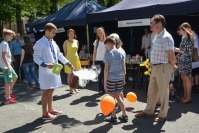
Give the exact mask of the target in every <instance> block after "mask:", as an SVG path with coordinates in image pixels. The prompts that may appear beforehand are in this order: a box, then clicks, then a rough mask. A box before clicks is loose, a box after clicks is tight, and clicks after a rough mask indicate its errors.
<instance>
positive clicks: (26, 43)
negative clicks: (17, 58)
mask: <svg viewBox="0 0 199 133" xmlns="http://www.w3.org/2000/svg"><path fill="white" fill-rule="evenodd" d="M23 39H24V49H25V54H31V55H33V52H34V50H33V43H32V42H31V40H30V38H29V37H28V36H27V35H25V36H24V37H23Z"/></svg>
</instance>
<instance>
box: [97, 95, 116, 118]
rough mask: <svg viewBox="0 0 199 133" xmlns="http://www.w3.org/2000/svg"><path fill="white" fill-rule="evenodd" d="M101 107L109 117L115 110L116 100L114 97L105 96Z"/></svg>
mask: <svg viewBox="0 0 199 133" xmlns="http://www.w3.org/2000/svg"><path fill="white" fill-rule="evenodd" d="M100 107H101V110H102V113H103V114H104V115H108V114H109V113H111V112H112V111H113V109H114V108H115V99H114V98H113V97H112V96H108V95H107V96H104V97H103V98H102V100H101V102H100Z"/></svg>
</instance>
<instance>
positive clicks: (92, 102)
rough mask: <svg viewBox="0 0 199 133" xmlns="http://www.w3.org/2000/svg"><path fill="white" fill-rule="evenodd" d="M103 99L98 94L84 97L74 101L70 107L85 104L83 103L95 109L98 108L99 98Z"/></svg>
mask: <svg viewBox="0 0 199 133" xmlns="http://www.w3.org/2000/svg"><path fill="white" fill-rule="evenodd" d="M99 97H101V96H100V95H99V94H98V93H97V94H94V95H91V96H82V97H81V98H79V99H76V100H74V101H73V102H72V103H70V105H76V104H79V103H83V102H87V103H86V104H85V105H86V106H87V107H94V106H97V105H98V103H99V101H100V100H98V99H97V98H99Z"/></svg>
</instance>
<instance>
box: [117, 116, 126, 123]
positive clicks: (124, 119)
mask: <svg viewBox="0 0 199 133" xmlns="http://www.w3.org/2000/svg"><path fill="white" fill-rule="evenodd" d="M118 119H119V120H121V121H124V122H127V121H128V116H127V115H125V116H123V115H121V116H120V117H118Z"/></svg>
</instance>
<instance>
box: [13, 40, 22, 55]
mask: <svg viewBox="0 0 199 133" xmlns="http://www.w3.org/2000/svg"><path fill="white" fill-rule="evenodd" d="M21 46H23V42H22V41H21V40H20V41H18V40H14V41H12V42H11V45H10V50H11V51H12V52H13V54H14V55H21Z"/></svg>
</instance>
